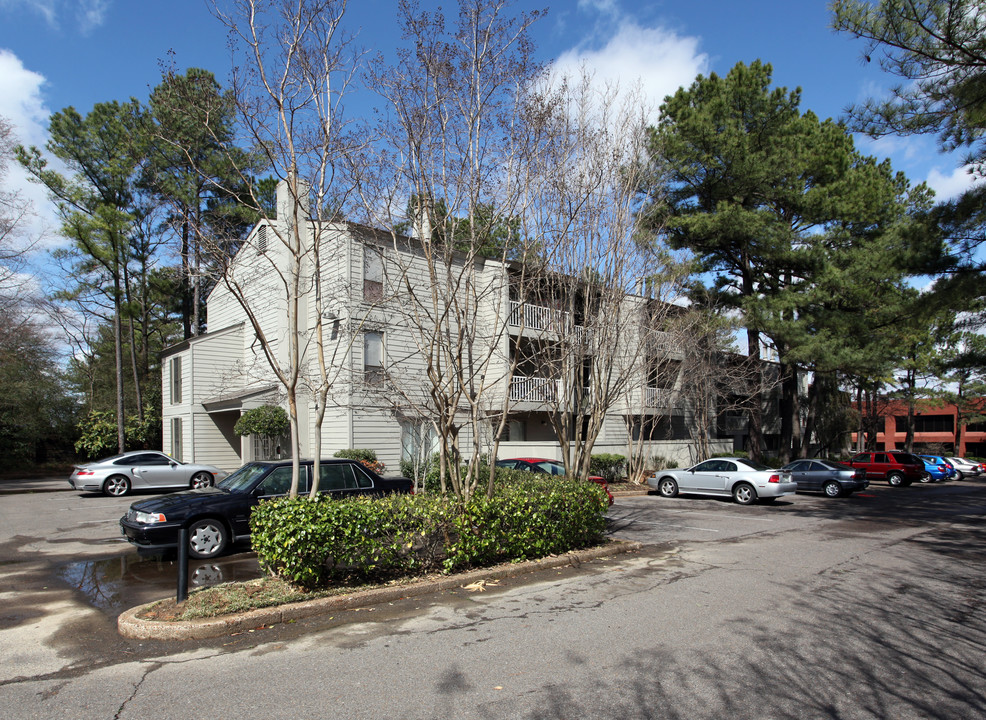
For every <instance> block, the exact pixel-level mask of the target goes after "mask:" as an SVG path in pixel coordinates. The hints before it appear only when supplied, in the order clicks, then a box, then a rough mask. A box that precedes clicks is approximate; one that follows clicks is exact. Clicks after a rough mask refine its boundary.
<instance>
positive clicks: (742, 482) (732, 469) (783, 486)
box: [647, 458, 798, 505]
mask: <svg viewBox="0 0 986 720" xmlns="http://www.w3.org/2000/svg"><path fill="white" fill-rule="evenodd" d="M647 484H648V485H650V486H651V487H652V488H655V489H656V490H657V491H658V492H659V493H660V494H661V495H663V496H664V497H675V496H676V495H677V494H678V493H679V492H681V493H693V494H695V495H724V496H727V497H728V496H730V495H732V497H733V500H735V501H736V502H738V503H739V504H740V505H750V504H752V503H755V502H756V501H757V500H758V499H759V500H762V501H764V502H773V501H774V500H775V499H777V498H779V497H781V496H782V495H794V493H795V491H796V490H797V489H798V484H797V483H795V482H794V481H793V480H792V479H791V473H789V472H786V471H784V470H774V469H772V468H769V467H767V466H766V465H761V464H760V463H758V462H755V461H753V460H747V459H746V458H710V459H708V460H706V461H705V462H700V463H699V464H698V465H695V466H694V467H690V468H686V469H685V470H661V471H659V472H657V473H656V474H654V475H653V476H652V477H649V478H647Z"/></svg>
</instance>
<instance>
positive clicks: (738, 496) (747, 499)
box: [733, 483, 757, 505]
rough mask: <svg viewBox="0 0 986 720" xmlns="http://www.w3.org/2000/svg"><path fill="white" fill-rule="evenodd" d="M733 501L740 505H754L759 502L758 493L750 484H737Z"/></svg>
mask: <svg viewBox="0 0 986 720" xmlns="http://www.w3.org/2000/svg"><path fill="white" fill-rule="evenodd" d="M733 500H735V501H736V502H738V503H739V504H740V505H752V504H753V503H755V502H756V501H757V491H756V490H754V489H753V486H752V485H750V484H749V483H737V484H736V486H735V487H734V488H733Z"/></svg>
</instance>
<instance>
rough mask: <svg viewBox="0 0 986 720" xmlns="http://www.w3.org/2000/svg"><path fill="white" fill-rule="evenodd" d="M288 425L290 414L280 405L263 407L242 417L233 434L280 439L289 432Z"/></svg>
mask: <svg viewBox="0 0 986 720" xmlns="http://www.w3.org/2000/svg"><path fill="white" fill-rule="evenodd" d="M288 424H289V422H288V413H287V412H286V411H285V409H284V408H282V407H281V406H280V405H261V406H260V407H256V408H253V409H252V410H247V411H246V412H245V413H243V414H242V415H240V419H239V420H237V421H236V424H235V425H234V426H233V432H234V433H236V434H237V435H239V436H241V437H242V436H244V435H260V436H261V437H270V438H273V437H280V436H281V435H283V434H284V433H285V432H286V431H287V429H288Z"/></svg>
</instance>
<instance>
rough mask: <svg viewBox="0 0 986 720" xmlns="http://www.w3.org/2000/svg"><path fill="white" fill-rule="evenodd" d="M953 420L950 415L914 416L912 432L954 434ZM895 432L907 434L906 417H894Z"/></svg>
mask: <svg viewBox="0 0 986 720" xmlns="http://www.w3.org/2000/svg"><path fill="white" fill-rule="evenodd" d="M954 420H955V418H954V417H953V416H952V415H915V416H914V432H948V433H950V432H955V422H954ZM894 424H895V426H896V429H897V432H899V433H900V432H907V416H906V415H895V416H894Z"/></svg>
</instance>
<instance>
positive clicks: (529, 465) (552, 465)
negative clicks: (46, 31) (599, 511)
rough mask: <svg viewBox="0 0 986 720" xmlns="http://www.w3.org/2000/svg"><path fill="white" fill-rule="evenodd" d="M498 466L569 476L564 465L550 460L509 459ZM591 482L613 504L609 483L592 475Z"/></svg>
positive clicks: (500, 462)
mask: <svg viewBox="0 0 986 720" xmlns="http://www.w3.org/2000/svg"><path fill="white" fill-rule="evenodd" d="M496 466H497V467H499V468H506V469H508V470H525V471H527V472H534V473H545V474H548V475H562V476H564V475H566V474H567V473H566V472H565V465H564V464H563V463H561V462H559V461H558V460H548V459H547V458H534V457H529V458H508V459H506V460H497V461H496ZM589 482H594V483H596V484H597V485H600V486H602V489H603V490H605V491H606V498H607V499H608V500H609V504H610V505H612V504H613V493H611V492H610V491H609V483H607V482H606V480H605V479H603V478H602V477H601V476H599V475H590V476H589Z"/></svg>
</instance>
